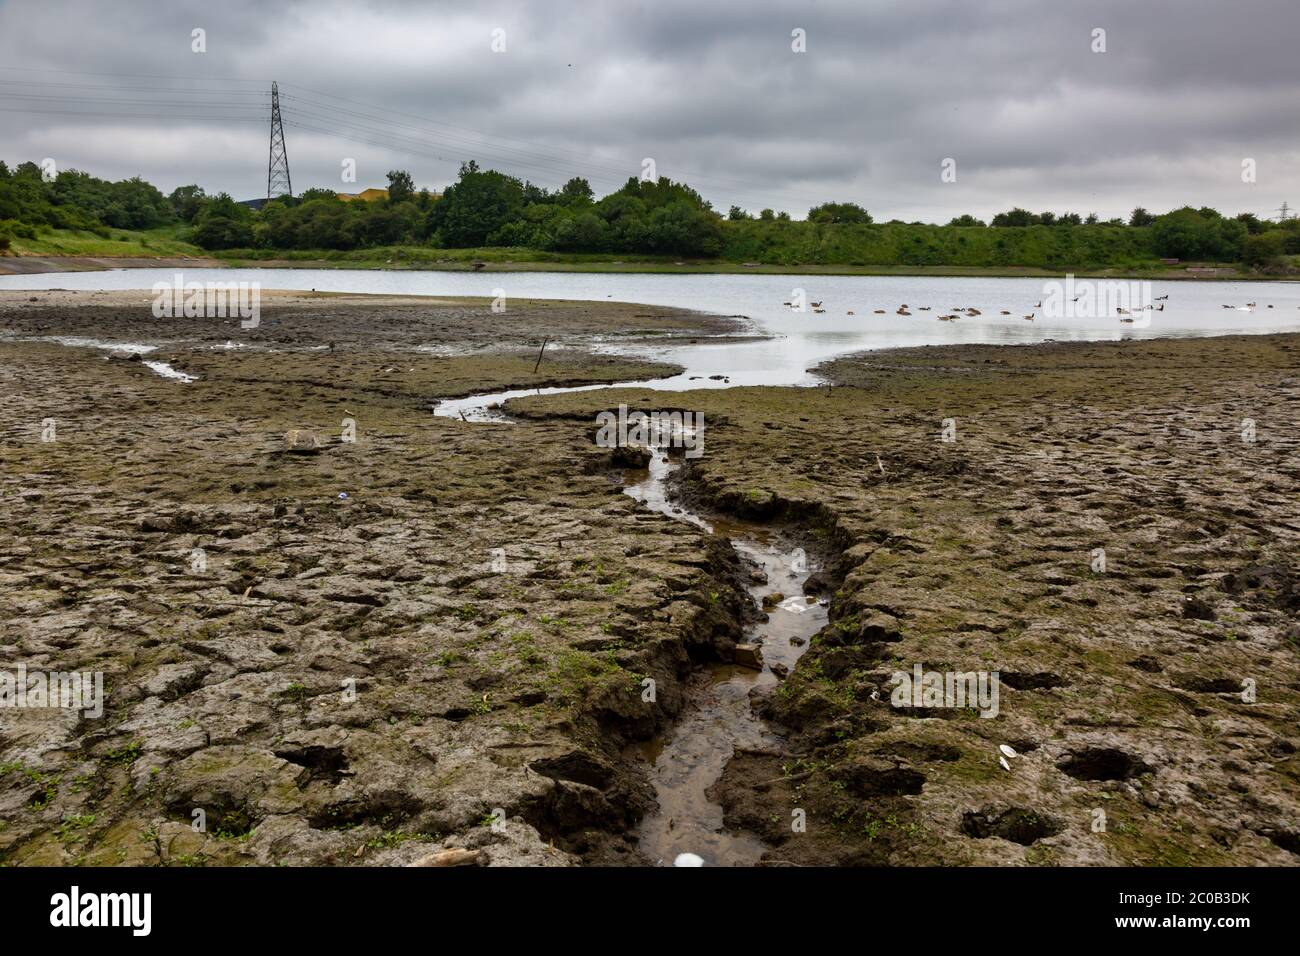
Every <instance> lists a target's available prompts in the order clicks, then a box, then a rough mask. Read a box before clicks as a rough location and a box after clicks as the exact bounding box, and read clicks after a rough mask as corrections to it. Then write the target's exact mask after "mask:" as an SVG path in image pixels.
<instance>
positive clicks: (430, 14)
mask: <svg viewBox="0 0 1300 956" xmlns="http://www.w3.org/2000/svg"><path fill="white" fill-rule="evenodd" d="M1298 26H1300V6H1297V5H1296V4H1295V3H1294V0H1243V2H1237V3H1233V4H1224V3H1221V2H1210V0H1180V2H1142V3H1138V2H1133V0H1123V2H1121V0H1114V2H1111V0H1098V2H1079V3H1058V2H1047V0H1036V2H1031V0H990V2H983V3H980V2H973V0H965V2H956V0H953V2H945V0H931V2H924V0H916V2H908V3H899V4H881V3H864V2H861V0H859V2H843V3H828V2H815V3H808V2H804V3H786V4H775V3H763V2H758V3H754V2H739V0H737V2H732V3H720V2H712V3H705V2H699V0H692V2H685V0H662V2H654V3H623V2H605V3H596V2H578V0H548V2H545V3H531V4H524V3H481V4H480V3H476V4H472V5H470V4H464V3H392V2H389V3H382V2H372V3H359V2H348V3H331V2H299V3H294V2H288V3H275V4H272V3H267V2H264V0H263V2H251V0H229V2H223V3H220V4H216V3H210V2H194V0H182V2H170V3H156V4H154V3H114V4H105V3H102V2H84V3H78V2H63V0H44V2H5V3H0V65H3V66H5V67H9V68H8V69H3V70H0V81H4V82H0V156H3V157H4V158H6V159H8V160H9V161H10V162H13V161H15V160H19V159H27V158H34V159H40V158H42V157H45V156H51V157H53V158H55V159H56V160H57V161H58V162H59V164H60V165H61V166H75V167H79V168H84V169H87V170H89V171H91V172H94V173H96V174H99V175H106V176H113V177H120V176H127V175H136V174H139V175H142V176H144V177H145V178H147V179H149V180H151V181H153V182H155V183H157V184H158V185H159V186H162V187H164V188H168V189H170V188H171V187H173V186H175V185H178V184H181V183H185V182H191V181H196V182H199V183H200V184H202V185H204V186H205V187H207V188H208V189H210V190H217V189H221V190H227V191H229V192H231V193H232V194H235V195H236V196H238V197H241V198H244V197H252V196H257V195H259V194H261V193H262V192H264V190H265V185H264V183H265V161H266V135H267V133H266V121H265V109H266V105H265V97H264V95H261V94H263V93H264V91H265V89H266V87H267V86H268V85H269V81H270V80H271V79H276V80H279V81H280V83H281V88H282V92H283V93H284V103H283V106H284V112H285V119H286V122H287V123H288V124H289V128H288V130H287V133H288V141H289V158H290V164H291V167H292V170H293V176H294V184H295V187H296V188H297V189H298V190H301V189H303V188H305V187H307V186H310V185H329V186H334V187H338V188H343V184H342V183H341V182H340V168H341V167H340V164H341V161H342V160H343V159H344V158H353V159H355V160H356V161H357V166H358V179H359V182H358V183H357V186H358V187H364V186H366V185H382V184H383V182H384V173H385V172H386V171H387V170H388V169H391V168H394V167H399V166H400V167H403V168H407V169H410V170H411V172H412V173H413V174H414V175H415V177H416V180H417V182H418V183H420V184H422V185H428V186H431V187H434V188H437V187H440V186H442V185H445V184H446V183H447V182H448V181H450V180H451V179H453V178H454V176H455V172H456V167H457V165H458V164H459V163H460V161H462V160H464V159H468V158H471V157H473V158H477V159H478V160H479V162H480V163H481V164H483V165H493V166H496V167H497V168H501V169H504V170H508V171H510V172H513V173H515V174H517V175H519V176H522V177H525V178H529V179H532V180H534V181H535V182H540V183H543V184H545V185H548V186H555V185H558V184H560V183H561V182H563V181H564V179H566V178H568V176H569V175H574V174H576V175H583V176H586V177H587V178H589V179H590V180H591V181H592V183H593V185H594V186H595V187H596V188H597V189H598V190H599V191H605V190H608V189H611V188H613V187H615V186H617V185H618V184H619V183H620V182H621V181H622V180H624V179H626V178H627V177H628V176H631V175H635V174H636V173H637V172H639V170H640V168H641V161H642V159H643V158H645V157H651V158H653V159H654V160H655V163H656V166H657V170H658V172H659V173H660V174H663V175H668V176H672V177H673V178H679V179H685V180H687V181H688V182H691V183H692V184H694V185H696V186H697V188H699V189H700V191H701V192H702V193H704V195H705V196H706V197H707V198H709V199H710V200H712V201H713V202H714V204H715V206H718V207H720V208H723V209H725V208H726V207H727V206H728V205H730V204H731V203H733V202H734V203H738V204H740V205H743V206H746V207H748V208H751V209H757V208H760V207H761V206H765V205H770V206H773V207H775V208H778V209H787V210H789V211H791V212H792V213H794V214H795V215H802V214H803V213H804V211H806V209H807V208H808V206H809V205H811V204H812V203H814V202H817V201H821V200H825V199H838V200H854V201H857V202H860V203H862V204H863V205H865V206H867V207H868V208H869V209H871V210H872V212H873V213H875V214H876V216H877V217H878V218H890V217H895V216H896V217H899V218H903V219H909V220H910V219H915V218H919V219H928V220H946V219H948V218H950V217H951V216H953V215H956V214H958V213H961V212H968V211H969V212H973V213H976V214H978V215H981V216H988V215H989V214H991V213H992V212H995V211H998V210H1001V209H1005V208H1009V207H1010V206H1012V205H1022V206H1027V207H1029V208H1033V209H1047V208H1051V209H1055V210H1057V211H1065V210H1072V211H1076V212H1080V213H1088V212H1093V211H1095V212H1098V213H1100V214H1101V215H1102V216H1103V217H1109V216H1115V215H1125V214H1127V212H1128V211H1129V210H1130V209H1131V208H1132V207H1133V206H1134V205H1138V204H1141V205H1145V206H1148V207H1150V208H1153V209H1157V210H1163V209H1166V208H1170V207H1172V206H1175V205H1181V204H1183V203H1193V204H1195V205H1213V206H1216V207H1219V208H1221V209H1223V210H1224V211H1227V212H1237V211H1242V210H1251V211H1255V212H1257V213H1259V214H1269V213H1271V211H1272V210H1273V209H1275V208H1276V207H1277V206H1278V205H1279V204H1280V203H1281V201H1282V200H1284V199H1289V200H1291V201H1292V202H1295V203H1300V188H1298V187H1300V146H1298V145H1297V141H1296V138H1297V132H1298V131H1300V68H1297V67H1296V66H1295V65H1294V64H1295V54H1294V43H1295V38H1296V36H1297V27H1298ZM196 27H201V28H203V29H204V30H206V31H207V46H208V52H207V53H205V54H201V55H200V54H195V53H192V52H191V49H190V43H191V40H190V34H191V30H193V29H194V28H196ZM795 28H800V29H802V30H804V31H806V35H807V52H806V53H802V54H799V53H794V52H792V50H791V31H792V30H794V29H795ZM1094 28H1102V29H1104V30H1105V31H1106V46H1107V51H1106V52H1105V53H1094V52H1092V49H1091V45H1092V31H1093V29H1094ZM495 29H500V30H503V31H504V38H505V44H506V52H504V53H499V54H498V53H493V52H492V50H491V46H490V45H491V42H492V31H493V30H495ZM15 67H16V68H17V69H15ZM72 71H78V72H72ZM87 73H101V74H112V75H106V76H98V77H94V76H87V75H83V74H87ZM133 74H148V76H145V77H140V76H133ZM38 84H40V85H38ZM95 85H98V87H99V89H83V88H81V87H83V86H85V87H90V86H95ZM129 86H134V87H137V89H135V90H123V88H124V87H129ZM200 89H203V90H208V91H220V92H209V93H205V94H198V93H192V92H191V93H181V92H177V91H178V90H200ZM249 93H251V94H254V95H246V94H249ZM20 96H25V97H27V98H19V97H20ZM37 96H44V97H52V98H49V99H36V98H33V97H37ZM74 97H78V98H75V99H74ZM84 97H91V98H93V99H94V102H88V101H87V100H85V99H83V98H84ZM331 97H332V98H331ZM110 98H113V99H118V100H122V101H127V100H140V101H146V102H149V103H151V104H153V105H150V106H127V105H122V104H121V103H118V104H115V105H109V104H106V103H104V102H102V101H103V100H107V99H110ZM200 103H201V104H202V105H199V104H200ZM376 107H383V108H384V109H385V110H388V111H391V112H381V111H380V110H378V109H377V108H376ZM30 108H43V109H44V114H42V113H41V112H17V111H16V110H18V109H30ZM122 112H142V113H151V114H153V115H148V116H144V117H135V118H128V117H123V116H119V115H113V114H114V113H122ZM55 113H64V114H76V113H89V114H92V115H88V116H83V115H54V114H55ZM214 118H219V119H216V120H215V121H214ZM947 157H951V158H953V159H955V160H956V163H957V181H956V182H955V183H943V182H941V180H940V163H941V161H942V160H943V159H945V158H947ZM1246 158H1252V159H1254V160H1255V161H1256V164H1257V170H1258V182H1257V183H1255V184H1246V183H1243V182H1242V179H1241V170H1242V166H1241V164H1242V161H1243V159H1246ZM349 188H351V187H349Z"/></svg>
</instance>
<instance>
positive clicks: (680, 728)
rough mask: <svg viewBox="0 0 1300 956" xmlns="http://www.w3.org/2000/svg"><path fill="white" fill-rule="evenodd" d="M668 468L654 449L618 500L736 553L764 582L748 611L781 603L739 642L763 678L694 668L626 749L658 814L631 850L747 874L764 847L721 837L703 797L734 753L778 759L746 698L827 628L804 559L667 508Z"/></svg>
mask: <svg viewBox="0 0 1300 956" xmlns="http://www.w3.org/2000/svg"><path fill="white" fill-rule="evenodd" d="M674 467H675V466H674V465H672V464H671V463H670V462H669V461H668V458H667V456H666V455H665V454H664V452H663V451H662V450H656V451H655V452H654V454H653V457H652V458H651V461H650V468H649V471H648V472H647V474H646V475H645V477H644V478H643V479H642V480H641V481H639V482H636V483H634V484H631V485H628V486H627V487H626V488H625V489H624V493H625V494H628V495H630V496H631V497H633V498H635V499H636V500H637V501H639V502H641V503H642V504H643V505H645V506H646V507H647V508H649V509H651V510H652V511H658V512H661V513H662V514H666V515H669V516H671V517H673V518H677V519H679V520H682V521H687V522H689V523H691V524H693V525H696V526H697V527H699V528H702V529H703V530H705V531H710V532H716V533H718V534H725V535H726V536H727V537H729V538H730V539H731V544H732V546H733V547H734V548H735V549H736V551H738V552H739V553H740V554H741V555H742V556H743V557H745V558H748V559H749V560H750V561H752V562H753V564H754V565H756V566H757V567H758V568H759V569H760V570H761V571H762V572H763V578H764V580H763V581H761V582H755V583H753V584H752V585H751V586H750V588H749V593H750V597H751V599H752V600H753V601H754V603H755V604H756V605H759V606H761V605H762V600H763V597H764V596H765V595H769V594H772V593H773V592H779V593H780V594H781V595H783V597H784V598H785V599H784V600H783V601H781V603H780V604H778V605H776V606H774V607H772V608H770V609H769V610H768V614H767V619H766V620H765V621H762V622H760V623H759V624H757V625H756V626H754V627H752V628H750V629H748V630H747V632H746V635H745V639H746V640H747V641H748V642H750V643H754V644H758V645H759V647H760V648H761V650H762V654H763V667H762V670H753V669H751V668H747V667H737V666H735V665H732V664H713V665H710V666H707V667H705V668H703V669H702V670H701V671H700V673H699V674H697V675H696V676H695V677H694V678H693V679H692V680H691V681H690V683H689V685H688V686H687V688H686V705H685V706H684V707H683V709H682V713H681V716H680V717H679V719H678V720H677V722H676V723H675V724H674V725H673V726H672V728H671V730H670V731H669V732H668V733H667V734H665V735H664V736H663V737H661V738H656V739H654V740H652V741H649V742H648V743H646V744H642V745H640V746H637V747H634V748H632V749H631V755H632V756H634V757H640V758H641V759H643V760H645V761H646V762H647V763H649V764H650V767H649V774H650V782H651V784H652V785H653V786H654V788H655V796H656V797H657V798H658V801H659V806H658V809H657V810H656V811H654V812H653V813H649V814H647V815H646V816H645V818H644V819H643V820H642V821H641V825H640V828H639V830H638V839H637V843H638V846H639V847H640V848H641V851H642V852H643V853H645V855H646V856H647V857H649V858H650V859H652V860H655V861H656V862H657V863H659V864H661V865H666V864H671V863H672V861H673V860H674V859H675V858H676V857H677V855H678V854H680V853H693V854H695V855H696V856H699V857H702V858H703V860H704V862H705V865H707V866H749V865H753V864H755V863H757V862H758V861H759V859H760V858H761V857H762V855H763V854H764V852H766V851H767V849H768V847H767V845H766V844H764V843H763V842H762V841H761V840H759V839H758V838H757V837H755V836H753V835H752V834H748V833H738V832H734V831H730V830H727V829H726V828H725V827H724V826H723V813H722V807H721V806H720V805H718V804H717V803H715V802H714V801H713V800H712V799H710V797H709V795H708V790H709V787H711V786H712V785H713V784H714V783H716V782H717V780H718V778H719V777H720V776H721V775H722V771H723V770H724V768H725V767H726V765H727V761H728V760H730V759H731V757H732V755H733V754H734V753H735V752H736V750H737V749H744V750H766V751H772V752H777V751H778V749H779V747H780V744H781V741H780V739H779V738H777V737H776V736H775V735H774V734H773V733H772V732H771V731H770V730H769V729H768V728H767V726H766V725H765V724H764V723H763V721H762V720H760V719H759V718H758V717H757V716H756V715H755V714H754V712H753V709H752V707H751V706H750V696H749V695H750V693H751V692H752V691H754V690H755V689H767V688H770V687H772V686H773V685H775V684H776V682H777V680H778V678H777V675H776V674H775V673H774V672H773V670H772V665H774V664H775V665H777V666H784V667H785V668H787V669H789V668H793V667H794V665H795V662H796V661H797V660H798V659H799V656H800V655H801V654H802V653H803V652H804V651H805V650H806V649H807V647H808V641H809V640H810V639H811V637H812V636H813V635H814V634H816V633H817V632H818V631H819V630H821V628H822V627H823V626H824V625H825V624H826V620H827V608H826V606H825V605H822V604H820V603H818V602H817V601H816V600H813V601H809V600H808V599H806V598H805V597H804V594H803V585H804V582H805V581H806V580H807V579H808V575H809V574H810V573H811V572H812V571H813V570H816V569H815V568H814V567H811V566H809V564H808V559H807V557H806V556H805V555H804V553H803V551H801V550H785V549H782V548H781V547H779V546H777V544H776V543H775V542H774V541H773V540H772V539H771V537H770V536H769V534H768V533H767V532H766V530H765V529H763V528H761V527H759V526H757V525H747V524H744V523H741V522H737V521H732V520H727V521H709V520H706V519H705V518H703V517H701V516H700V515H697V514H693V513H692V512H690V511H687V510H685V509H683V508H681V507H679V506H678V505H676V504H674V503H673V502H672V500H671V499H670V498H669V496H668V491H667V484H666V482H667V478H668V476H669V475H670V474H671V473H672V470H673V468H674Z"/></svg>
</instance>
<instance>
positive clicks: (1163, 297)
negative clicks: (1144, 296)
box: [1156, 292, 1169, 302]
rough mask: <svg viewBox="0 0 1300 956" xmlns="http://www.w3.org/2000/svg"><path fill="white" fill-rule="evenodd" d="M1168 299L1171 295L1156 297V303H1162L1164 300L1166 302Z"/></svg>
mask: <svg viewBox="0 0 1300 956" xmlns="http://www.w3.org/2000/svg"><path fill="white" fill-rule="evenodd" d="M1167 298H1169V293H1167V292H1166V293H1165V294H1164V295H1158V296H1156V301H1157V302H1161V301H1163V300H1165V299H1167Z"/></svg>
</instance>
